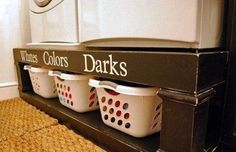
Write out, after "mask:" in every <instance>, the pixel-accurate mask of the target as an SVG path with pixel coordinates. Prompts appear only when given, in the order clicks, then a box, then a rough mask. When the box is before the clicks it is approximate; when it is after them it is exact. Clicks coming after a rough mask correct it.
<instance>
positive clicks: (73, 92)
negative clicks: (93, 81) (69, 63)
mask: <svg viewBox="0 0 236 152" xmlns="http://www.w3.org/2000/svg"><path fill="white" fill-rule="evenodd" d="M48 74H49V75H50V76H54V80H55V83H56V88H57V92H58V96H59V100H60V103H61V104H62V105H64V106H66V107H68V108H70V109H72V110H74V111H76V112H87V111H92V110H96V109H98V108H99V105H98V99H97V93H96V89H95V88H94V87H90V86H89V85H88V81H89V78H92V76H89V75H79V74H67V73H62V72H59V71H49V73H48Z"/></svg>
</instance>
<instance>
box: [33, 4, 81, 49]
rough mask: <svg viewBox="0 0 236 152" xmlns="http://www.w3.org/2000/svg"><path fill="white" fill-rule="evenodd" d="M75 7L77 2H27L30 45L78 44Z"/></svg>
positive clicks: (76, 11)
mask: <svg viewBox="0 0 236 152" xmlns="http://www.w3.org/2000/svg"><path fill="white" fill-rule="evenodd" d="M77 6H78V4H77V0H29V7H30V10H29V12H30V25H31V36H32V43H31V44H32V45H35V44H39V45H45V44H58V45H62V43H63V44H70V45H71V44H78V15H77V13H78V10H77Z"/></svg>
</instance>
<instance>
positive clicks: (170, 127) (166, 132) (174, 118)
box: [159, 89, 213, 152]
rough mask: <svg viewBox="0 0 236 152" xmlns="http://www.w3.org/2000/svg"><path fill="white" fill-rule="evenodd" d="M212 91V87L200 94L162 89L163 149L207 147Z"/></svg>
mask: <svg viewBox="0 0 236 152" xmlns="http://www.w3.org/2000/svg"><path fill="white" fill-rule="evenodd" d="M212 93H213V90H212V89H209V90H207V91H205V92H203V93H201V94H198V95H188V94H183V93H180V92H170V91H167V90H162V91H160V93H159V94H160V96H161V97H162V98H163V101H164V102H163V115H162V130H161V139H160V140H161V145H160V151H164V152H202V151H203V149H204V144H205V136H206V129H207V119H208V108H209V99H210V98H211V96H212Z"/></svg>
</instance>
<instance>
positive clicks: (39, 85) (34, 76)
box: [24, 65, 57, 98]
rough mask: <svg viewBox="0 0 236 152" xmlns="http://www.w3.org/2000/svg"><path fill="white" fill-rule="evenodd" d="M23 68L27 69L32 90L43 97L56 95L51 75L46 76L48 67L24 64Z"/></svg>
mask: <svg viewBox="0 0 236 152" xmlns="http://www.w3.org/2000/svg"><path fill="white" fill-rule="evenodd" d="M24 70H28V71H29V75H30V80H31V83H32V86H33V90H34V92H35V93H37V94H38V95H40V96H42V97H44V98H53V97H57V90H56V86H55V83H54V80H53V78H52V77H50V76H48V71H49V70H48V69H43V68H38V67H32V66H31V65H25V66H24Z"/></svg>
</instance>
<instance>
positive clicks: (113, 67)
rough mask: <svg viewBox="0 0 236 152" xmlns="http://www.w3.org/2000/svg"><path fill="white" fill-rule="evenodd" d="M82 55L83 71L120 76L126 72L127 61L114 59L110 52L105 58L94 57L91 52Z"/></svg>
mask: <svg viewBox="0 0 236 152" xmlns="http://www.w3.org/2000/svg"><path fill="white" fill-rule="evenodd" d="M83 56H84V66H85V67H84V71H85V72H97V73H105V74H110V75H117V76H122V77H125V76H127V74H128V71H127V69H126V68H127V63H126V62H119V61H115V60H114V59H113V56H112V54H110V55H108V59H107V60H99V59H95V58H94V57H93V56H92V55H91V54H83Z"/></svg>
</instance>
